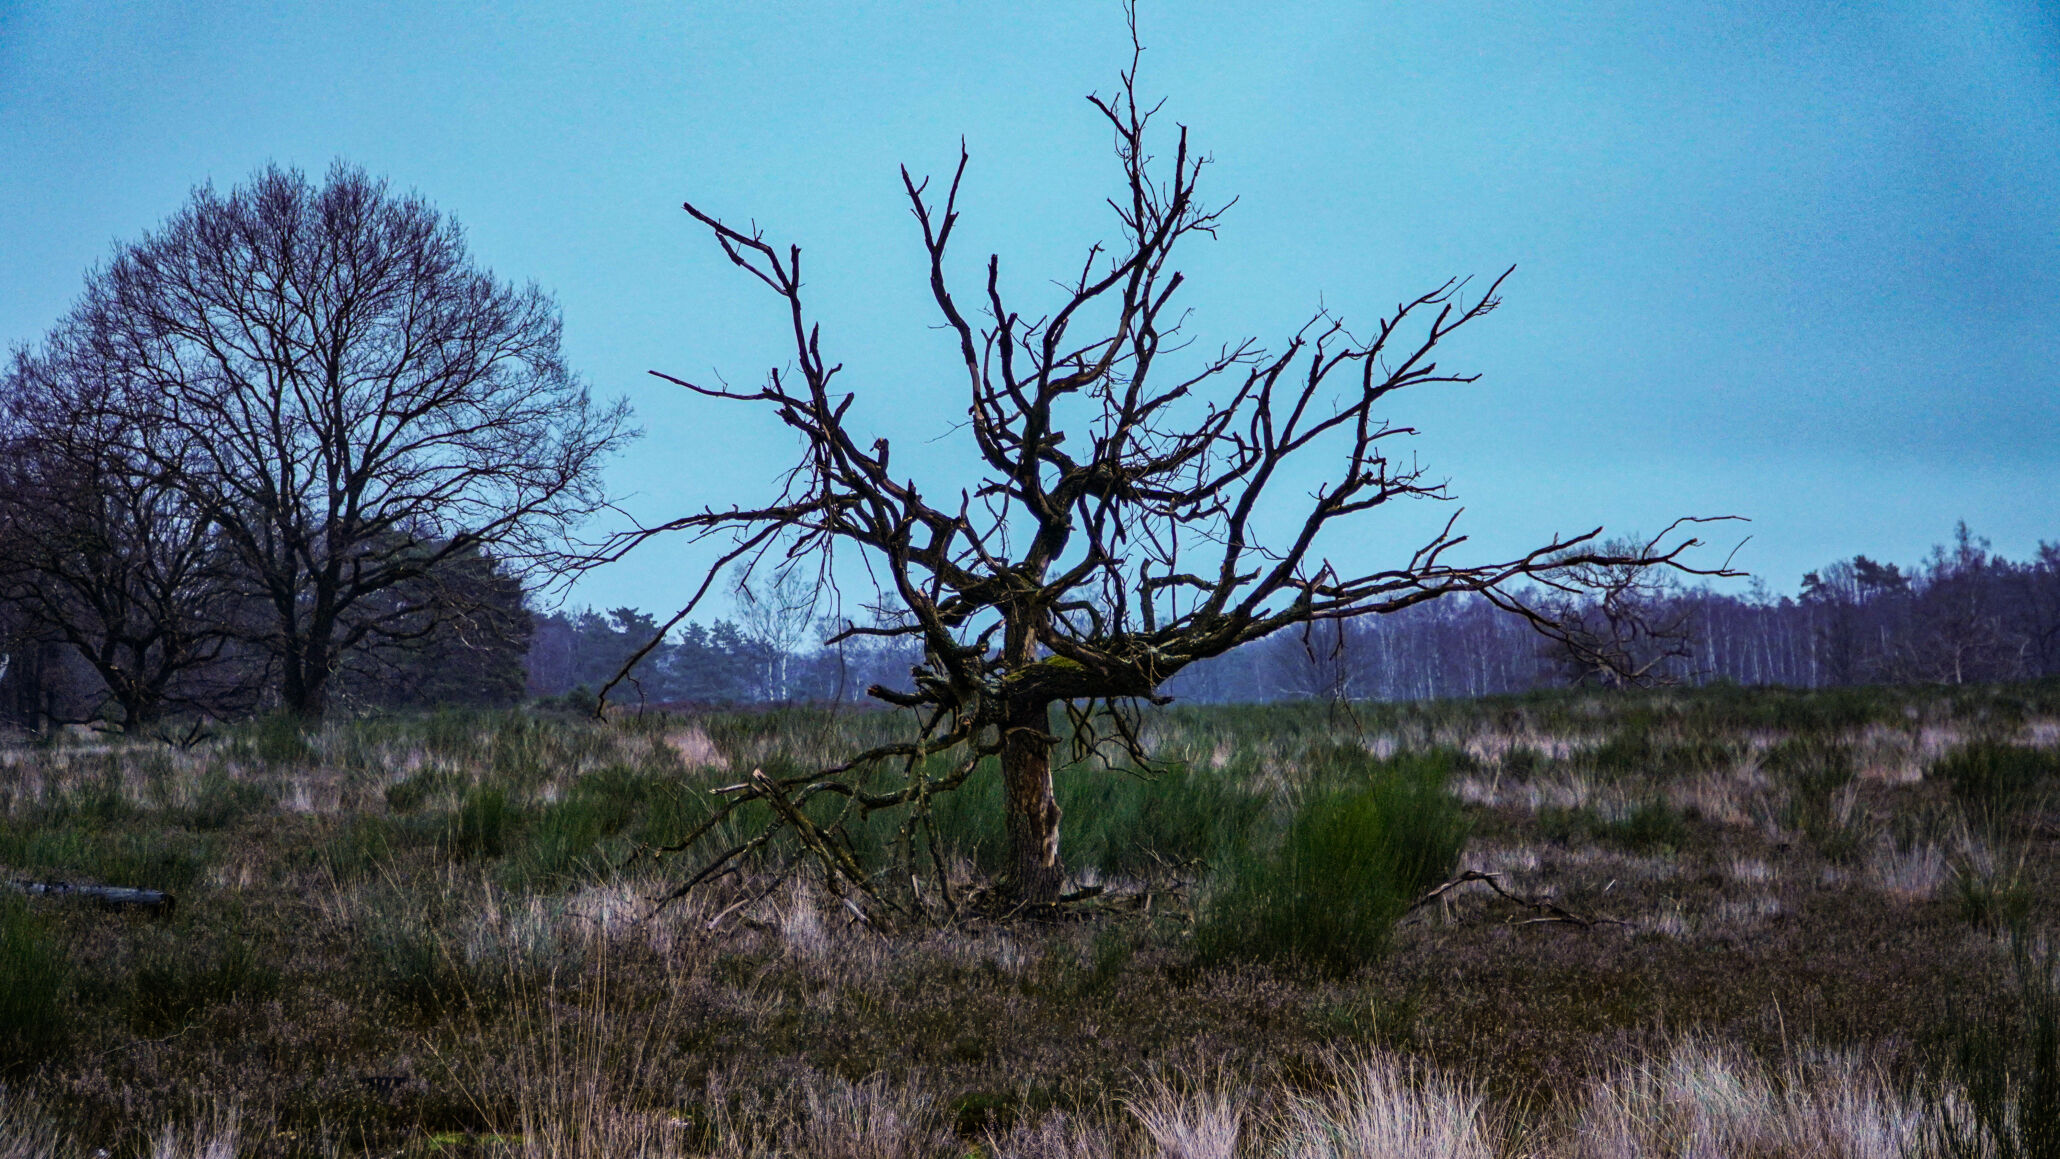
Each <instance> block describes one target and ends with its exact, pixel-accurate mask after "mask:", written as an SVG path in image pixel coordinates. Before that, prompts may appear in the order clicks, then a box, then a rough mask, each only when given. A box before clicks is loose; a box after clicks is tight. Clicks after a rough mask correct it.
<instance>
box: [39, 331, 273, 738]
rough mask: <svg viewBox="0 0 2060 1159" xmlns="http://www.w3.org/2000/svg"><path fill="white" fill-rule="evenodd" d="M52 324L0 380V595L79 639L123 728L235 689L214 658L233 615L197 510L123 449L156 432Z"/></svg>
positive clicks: (211, 704)
mask: <svg viewBox="0 0 2060 1159" xmlns="http://www.w3.org/2000/svg"><path fill="white" fill-rule="evenodd" d="M80 337H81V336H80V335H78V334H76V333H72V332H69V331H64V330H61V331H60V332H59V333H58V334H57V335H54V336H53V340H52V342H51V343H50V344H49V345H48V346H47V347H46V348H45V349H44V350H43V351H42V352H40V353H39V354H37V355H34V356H31V355H30V354H29V353H28V352H26V351H22V352H19V353H17V355H16V358H15V361H14V364H13V366H12V368H11V369H10V370H9V371H8V373H7V374H6V375H5V376H4V378H0V524H4V526H5V529H6V530H5V532H4V533H0V598H4V599H6V600H8V601H10V602H12V603H13V604H14V605H15V606H16V607H17V608H19V609H21V610H22V611H23V612H24V613H26V614H27V615H28V616H29V617H30V618H31V619H32V620H33V621H34V622H35V623H37V624H40V625H42V626H43V627H44V628H45V629H46V630H48V631H50V632H52V633H54V634H55V635H56V636H57V637H58V638H60V639H62V640H63V641H65V642H66V643H68V644H70V645H71V646H72V647H73V648H75V649H77V651H78V653H79V655H80V656H81V657H82V658H84V660H85V661H86V662H87V663H88V664H90V665H91V666H92V668H93V670H94V672H95V673H97V674H98V675H99V677H100V679H101V682H102V683H103V684H104V685H105V689H106V696H107V698H108V699H110V700H112V701H113V702H114V703H115V704H117V705H118V706H120V708H121V713H122V721H123V723H124V725H125V726H126V727H128V728H129V729H131V730H136V729H139V728H143V727H146V726H148V725H150V724H152V723H154V722H155V721H156V720H157V719H158V718H159V717H160V716H161V715H163V714H164V713H165V712H166V711H167V710H172V709H189V710H196V709H197V710H200V711H203V712H214V711H219V710H222V709H224V708H227V707H230V706H231V705H233V704H234V702H235V700H236V699H237V694H238V693H239V692H240V691H243V688H242V685H243V684H244V680H243V679H242V674H243V673H242V671H241V670H239V668H238V667H237V666H235V665H231V664H225V663H221V661H222V660H223V659H224V655H225V652H227V651H229V650H230V648H231V644H232V641H233V639H234V636H235V632H236V629H237V628H238V626H239V622H240V621H241V620H242V619H243V617H242V615H241V612H242V610H243V609H242V608H241V607H240V606H239V600H238V598H237V594H236V591H235V589H234V586H233V584H232V582H231V578H232V577H231V575H230V560H229V559H228V558H227V557H228V555H229V553H228V552H227V550H226V545H225V544H224V543H223V541H222V539H221V538H220V537H219V536H218V535H216V534H215V533H214V530H213V528H212V526H211V525H210V522H209V520H208V519H207V518H205V517H204V516H203V515H202V514H201V512H200V510H199V509H198V508H197V507H196V506H195V505H194V504H193V503H192V502H191V500H190V499H189V498H188V497H187V496H186V495H185V494H184V493H183V492H182V491H181V490H180V489H179V487H178V486H177V485H176V484H175V483H174V482H173V481H172V480H170V479H168V478H167V477H166V475H165V474H164V472H162V471H160V470H157V469H156V468H154V467H153V466H152V465H151V464H150V463H149V462H148V460H147V458H146V457H144V456H139V455H137V454H135V453H133V451H131V450H130V449H129V448H130V447H131V446H132V445H133V444H135V443H136V442H137V441H139V440H149V439H151V438H152V437H153V435H154V433H155V432H152V431H150V430H147V429H144V428H143V427H142V426H140V425H137V424H136V423H135V421H134V419H133V417H132V416H124V415H121V414H119V413H117V412H116V411H115V410H114V409H112V408H110V407H109V406H108V402H109V389H110V388H109V384H108V383H107V382H106V381H105V380H104V379H102V378H100V377H99V376H97V375H96V374H95V373H94V368H93V365H92V360H91V359H90V358H82V357H81V356H80V355H81V351H80V349H79V339H80Z"/></svg>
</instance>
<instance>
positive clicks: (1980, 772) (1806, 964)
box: [0, 685, 2060, 1159]
mask: <svg viewBox="0 0 2060 1159" xmlns="http://www.w3.org/2000/svg"><path fill="white" fill-rule="evenodd" d="M902 727H905V723H904V722H902V721H900V720H898V719H897V718H894V717H891V716H882V715H865V714H843V715H838V714H832V713H827V712H817V711H798V710H797V711H790V712H777V713H766V714H758V715H729V716H723V715H715V716H706V717H697V718H693V719H684V718H665V717H655V716H652V717H642V718H634V719H629V720H624V721H620V722H614V723H610V724H606V725H602V724H596V723H592V722H588V721H582V720H577V719H572V718H568V717H555V716H550V715H539V714H535V713H527V712H521V713H509V714H502V715H456V714H451V715H438V716H432V717H426V718H412V719H376V720H367V721H356V722H338V723H334V724H331V725H328V726H326V727H324V728H322V729H320V730H319V731H312V732H309V731H304V730H302V729H300V728H297V727H295V726H294V725H292V724H291V723H290V722H286V721H280V720H270V721H263V722H258V723H255V724H252V725H249V726H243V727H240V728H238V729H234V730H230V731H226V732H225V733H223V734H222V735H220V736H218V737H216V738H213V739H210V740H206V741H203V742H201V743H199V744H196V745H194V746H192V747H189V748H185V749H177V748H167V747H165V746H162V745H149V744H131V743H126V742H122V741H120V740H119V739H113V740H110V739H107V738H100V737H92V736H81V735H71V736H65V737H61V738H57V739H54V740H51V741H48V742H43V743H30V742H27V741H19V742H15V743H13V744H10V745H7V746H5V747H0V878H18V879H47V878H64V879H70V880H83V881H92V882H97V883H103V884H115V885H131V886H146V887H154V888H161V889H166V890H170V891H172V892H173V893H174V894H175V895H176V897H177V905H176V907H175V908H173V909H172V910H171V912H170V913H168V914H165V913H145V912H136V911H112V910H106V909H101V908H97V907H95V906H92V905H90V904H86V903H82V902H80V901H77V900H70V899H62V898H51V897H29V896H24V895H22V894H19V893H16V892H10V891H5V890H0V1157H11V1156H17V1155H21V1156H28V1155H43V1154H80V1155H91V1154H93V1153H94V1152H96V1151H105V1152H107V1153H108V1154H110V1155H112V1156H131V1155H151V1156H184V1155H195V1156H200V1155H206V1156H219V1157H226V1156H229V1155H329V1154H349V1155H356V1154H376V1155H404V1156H428V1155H479V1156H484V1155H503V1154H506V1155H538V1156H541V1155H581V1156H586V1155H592V1156H601V1155H608V1156H626V1155H652V1156H659V1155H665V1156H671V1155H716V1156H744V1155H768V1156H770V1155H799V1156H814V1157H820V1159H831V1157H859V1156H896V1157H899V1156H907V1157H911V1159H913V1157H926V1156H940V1157H941V1156H952V1157H965V1156H973V1155H979V1156H983V1157H989V1159H998V1157H999V1156H1024V1157H1029V1156H1081V1157H1086V1156H1130V1155H1144V1156H1157V1155H1164V1156H1179V1157H1191V1159H1206V1157H1214V1156H1225V1157H1229V1156H1246V1155H1249V1156H1274V1155H1278V1156H1293V1157H1303V1156H1307V1157H1315V1156H1390V1155H1392V1156H1405V1155H1408V1156H1416V1155H1445V1156H1475V1155H1479V1156H1530V1155H1538V1156H1545V1155H1552V1156H1557V1155H1583V1156H1597V1157H1617V1156H1646V1155H1653V1156H1659V1155H1666V1156H1683V1157H1687V1156H1715V1155H1726V1156H1729V1155H1750V1156H1818V1155H1839V1156H1847V1155H1850V1156H1874V1155H1883V1156H1886V1155H1898V1154H1955V1155H1995V1156H2054V1155H2060V1057H2056V1056H2060V986H2056V978H2055V974H2054V967H2053V958H2052V957H2051V953H2050V951H2049V949H2048V947H2049V944H2050V942H2051V935H2052V932H2053V930H2054V928H2055V916H2056V911H2055V904H2054V901H2053V897H2054V886H2055V884H2056V880H2055V879H2056V876H2060V847H2056V841H2060V809H2056V807H2055V805H2056V802H2060V798H2055V797H2054V796H2053V794H2054V793H2055V792H2056V791H2060V687H2056V686H2053V685H2040V686H2013V687H2000V688H1970V689H1954V690H1940V689H1864V690H1851V691H1844V692H1827V693H1814V694H1804V693H1792V692H1781V691H1751V690H1738V689H1726V688H1713V689H1706V690H1700V691H1694V692H1687V691H1680V692H1655V693H1643V694H1633V695H1624V696H1597V695H1589V694H1574V693H1566V694H1553V695H1542V696H1537V697H1531V698H1523V699H1497V700H1485V701H1476V702H1465V703H1460V702H1441V703H1430V704H1417V705H1379V706H1375V705H1362V706H1356V707H1355V708H1353V709H1352V710H1349V711H1348V710H1346V709H1344V708H1341V707H1332V706H1323V705H1281V706H1273V707H1267V708H1223V709H1199V708H1196V709H1183V708H1176V709H1171V710H1166V711H1163V712H1161V713H1158V714H1155V715H1153V716H1151V717H1149V718H1148V720H1147V728H1146V740H1147V743H1148V744H1149V746H1150V748H1151V750H1152V752H1153V753H1154V756H1155V758H1156V761H1157V763H1158V765H1159V767H1158V768H1156V769H1154V770H1148V771H1143V772H1140V771H1138V770H1113V771H1112V770H1108V769H1104V768H1101V767H1098V766H1094V767H1089V766H1080V767H1073V768H1068V769H1066V770H1064V771H1063V772H1062V774H1061V776H1060V780H1061V787H1060V800H1061V804H1062V805H1063V807H1064V809H1065V818H1066V820H1065V825H1066V844H1065V854H1066V860H1067V863H1068V865H1069V868H1070V869H1071V870H1072V871H1073V873H1074V875H1075V877H1076V879H1077V883H1078V884H1081V885H1090V884H1091V885H1099V886H1101V887H1102V888H1103V889H1104V892H1103V893H1102V894H1101V895H1100V896H1098V897H1097V898H1095V899H1094V900H1093V902H1091V903H1089V904H1087V905H1084V906H1083V907H1081V908H1082V913H1081V914H1080V916H1079V918H1078V920H1072V921H1064V922H1057V923H1043V924H1033V923H1026V922H995V921H991V920H987V919H983V918H980V917H978V916H976V915H977V912H978V911H977V909H976V908H974V907H971V906H967V905H965V904H964V903H965V901H966V899H967V898H968V897H969V896H972V895H974V894H976V893H977V891H978V888H979V886H980V885H981V884H982V882H983V881H985V880H986V876H987V875H988V874H989V873H991V872H992V871H993V870H994V869H995V868H996V866H997V865H998V864H999V863H1000V860H1001V859H1000V854H1001V852H1002V850H1001V848H1000V842H1001V834H1002V828H1001V821H1000V817H999V815H998V813H997V809H998V807H999V796H998V793H997V791H996V787H995V786H994V785H993V784H992V775H991V770H990V771H988V772H986V773H983V774H982V776H980V777H978V778H976V779H975V780H974V781H973V782H971V783H969V785H968V786H967V787H966V788H965V789H964V790H962V791H961V792H960V793H959V794H956V795H955V796H954V797H952V798H947V799H944V800H942V801H940V802H939V804H938V807H937V809H936V831H937V835H938V837H939V839H940V843H939V848H938V858H937V860H938V861H939V862H941V863H942V864H944V865H945V866H946V868H947V880H946V881H945V882H942V883H940V882H938V881H937V880H936V878H935V873H934V870H931V871H928V872H929V874H930V876H929V877H927V878H926V879H925V880H924V881H923V882H921V884H920V886H919V889H920V890H921V891H922V892H921V893H919V894H918V896H920V897H922V898H923V899H924V902H925V903H926V904H927V905H928V906H929V907H930V911H929V912H930V913H931V914H932V917H933V919H934V920H932V921H931V922H929V923H918V922H915V921H913V920H908V919H903V920H898V921H897V920H891V919H890V918H889V917H888V916H887V915H885V914H884V913H876V914H875V916H874V920H872V921H869V922H868V921H860V920H859V919H858V917H857V916H855V915H856V913H857V912H858V911H857V910H855V909H854V908H853V907H852V906H851V905H847V904H846V902H845V900H844V899H841V898H839V897H836V896H833V895H832V894H831V893H829V892H828V891H827V890H826V889H825V888H824V887H823V886H822V884H821V882H820V878H819V877H815V876H811V875H810V874H809V873H808V872H807V869H806V865H805V863H804V865H803V867H802V871H801V872H798V873H790V874H780V873H778V872H776V871H777V870H778V869H779V868H780V867H781V866H782V865H783V864H785V860H786V853H785V851H782V850H781V849H779V848H777V847H775V848H773V849H771V850H769V851H768V855H767V857H766V858H764V859H762V860H761V861H760V862H758V863H755V864H753V865H752V866H751V867H750V869H749V870H747V871H746V872H742V873H738V874H734V875H730V876H726V877H723V878H721V879H719V880H717V881H715V882H712V883H711V884H710V885H709V886H708V887H706V888H704V889H702V890H699V891H697V892H695V893H693V894H691V895H689V896H687V897H685V898H683V899H681V900H679V901H678V902H676V903H674V904H672V905H670V906H668V907H665V908H663V909H661V910H658V911H657V912H656V913H654V912H653V906H652V905H651V903H650V900H649V899H651V898H653V897H655V896H658V895H661V894H663V893H664V892H666V891H667V890H668V889H669V888H670V886H671V885H672V884H673V883H676V882H678V881H679V880H681V879H682V878H683V876H684V875H685V874H686V873H688V872H690V870H691V867H692V865H693V864H694V862H693V861H692V860H691V858H692V856H693V855H692V854H691V853H689V854H680V855H678V856H675V857H666V858H654V857H651V856H632V855H633V854H636V853H637V852H638V850H639V849H641V848H645V847H648V846H651V845H663V844H665V843H667V842H669V841H672V840H675V839H677V837H678V836H680V835H681V834H682V833H684V832H685V831H687V830H688V829H689V828H691V827H692V826H693V825H694V824H695V823H696V822H697V821H698V820H699V819H701V818H702V817H703V816H705V815H706V813H707V810H708V804H707V802H708V796H707V790H708V789H709V788H710V787H712V786H715V785H720V784H725V783H730V782H733V781H735V780H737V779H739V778H740V777H741V776H742V775H744V774H746V773H748V772H749V771H750V770H751V769H753V768H764V769H766V770H767V771H769V772H773V773H775V774H777V773H778V772H780V771H782V770H788V771H791V770H796V769H804V768H808V767H810V766H811V765H812V764H819V763H822V762H825V761H827V760H829V759H832V758H834V756H835V755H836V754H840V753H844V752H847V751H848V750H849V749H850V748H851V747H853V746H854V745H856V744H858V743H861V742H863V741H867V740H872V739H877V738H879V737H881V736H884V735H887V734H889V733H891V732H892V731H893V730H895V729H899V728H902ZM751 823H752V820H751V818H749V817H746V818H743V819H741V820H740V821H739V823H738V825H737V826H735V827H733V829H732V831H731V832H728V833H726V834H719V835H718V836H719V837H723V836H727V837H729V838H731V839H735V838H737V837H739V836H742V835H744V834H745V833H746V832H747V831H748V826H749V825H750V824H751ZM849 832H850V835H851V843H852V844H851V848H852V850H853V851H854V853H855V855H856V856H858V857H859V858H860V859H861V860H862V861H863V862H864V863H865V864H867V865H868V867H870V868H874V869H878V870H881V871H882V872H883V873H886V874H888V875H889V876H891V875H892V871H893V869H894V867H895V866H897V865H901V864H904V862H903V861H902V860H901V858H902V856H903V852H902V850H901V848H900V840H901V833H900V830H899V828H898V823H897V819H895V818H891V817H886V816H879V817H874V818H871V819H854V820H853V823H852V824H851V826H850V830H849ZM927 856H928V854H927V853H926V854H925V857H926V858H927ZM1467 871H1473V875H1475V876H1479V875H1496V876H1494V877H1493V878H1492V880H1472V881H1466V882H1463V883H1461V884H1459V885H1456V886H1453V887H1452V888H1450V889H1447V890H1445V891H1444V892H1442V893H1440V894H1438V895H1437V896H1436V897H1435V898H1433V899H1432V900H1430V901H1428V902H1427V903H1425V904H1421V905H1416V906H1414V907H1413V908H1412V905H1411V903H1412V902H1415V901H1416V900H1417V899H1419V898H1422V897H1424V896H1425V895H1426V894H1428V893H1430V892H1432V890H1433V888H1434V887H1436V886H1438V885H1440V883H1444V882H1448V881H1451V880H1453V879H1455V878H1458V877H1460V876H1461V875H1462V874H1465V873H1466V872H1467ZM947 886H948V893H949V896H950V898H951V900H952V902H954V903H957V904H958V905H959V907H960V908H959V912H960V918H959V920H957V921H944V920H941V915H942V914H943V913H944V911H945V905H946V900H945V899H946V893H947V890H946V888H944V887H947ZM896 888H898V889H902V890H903V891H904V893H905V892H906V888H907V887H906V885H905V883H904V884H898V885H897V886H896Z"/></svg>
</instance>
